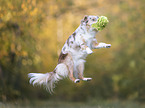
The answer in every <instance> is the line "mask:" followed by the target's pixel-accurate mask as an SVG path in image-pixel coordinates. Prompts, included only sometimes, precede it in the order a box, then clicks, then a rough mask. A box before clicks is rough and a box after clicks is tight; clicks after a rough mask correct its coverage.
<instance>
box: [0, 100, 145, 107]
mask: <svg viewBox="0 0 145 108" xmlns="http://www.w3.org/2000/svg"><path fill="white" fill-rule="evenodd" d="M0 108H145V104H140V103H137V102H130V101H97V100H91V101H90V102H61V101H33V102H13V103H2V102H0Z"/></svg>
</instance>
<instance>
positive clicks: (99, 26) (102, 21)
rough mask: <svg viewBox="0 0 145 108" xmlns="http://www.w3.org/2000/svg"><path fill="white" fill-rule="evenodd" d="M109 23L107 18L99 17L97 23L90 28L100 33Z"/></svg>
mask: <svg viewBox="0 0 145 108" xmlns="http://www.w3.org/2000/svg"><path fill="white" fill-rule="evenodd" d="M108 23H109V21H108V19H107V17H105V16H100V17H99V18H98V19H97V23H94V24H92V25H91V26H92V27H93V28H96V29H97V30H98V31H101V30H103V29H104V28H105V27H106V25H107V24H108Z"/></svg>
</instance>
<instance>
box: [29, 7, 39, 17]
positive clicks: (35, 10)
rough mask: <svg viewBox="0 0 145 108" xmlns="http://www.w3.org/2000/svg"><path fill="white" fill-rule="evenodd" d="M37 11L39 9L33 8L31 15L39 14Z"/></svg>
mask: <svg viewBox="0 0 145 108" xmlns="http://www.w3.org/2000/svg"><path fill="white" fill-rule="evenodd" d="M37 12H38V9H37V8H35V9H33V10H32V11H31V12H30V15H31V16H35V15H37Z"/></svg>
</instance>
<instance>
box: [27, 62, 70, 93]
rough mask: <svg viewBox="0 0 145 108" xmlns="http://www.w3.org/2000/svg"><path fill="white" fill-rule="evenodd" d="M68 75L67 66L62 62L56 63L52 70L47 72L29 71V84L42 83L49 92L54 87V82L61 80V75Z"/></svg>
mask: <svg viewBox="0 0 145 108" xmlns="http://www.w3.org/2000/svg"><path fill="white" fill-rule="evenodd" d="M67 76H68V69H67V66H66V65H65V64H63V63H61V64H58V65H57V66H56V68H55V69H54V71H52V72H49V73H45V74H42V73H29V74H28V77H29V78H30V81H29V82H30V84H33V86H34V85H35V84H37V85H43V86H44V87H45V88H46V89H47V90H48V91H49V92H50V93H52V92H53V89H54V88H55V83H56V82H58V81H59V80H61V79H62V78H63V77H67Z"/></svg>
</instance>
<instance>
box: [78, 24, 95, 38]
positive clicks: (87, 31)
mask: <svg viewBox="0 0 145 108" xmlns="http://www.w3.org/2000/svg"><path fill="white" fill-rule="evenodd" d="M76 32H77V33H81V34H82V35H84V36H89V37H90V38H94V37H96V34H97V32H98V31H97V30H95V29H94V28H92V27H89V26H84V25H80V26H79V27H78V28H77V30H76Z"/></svg>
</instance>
